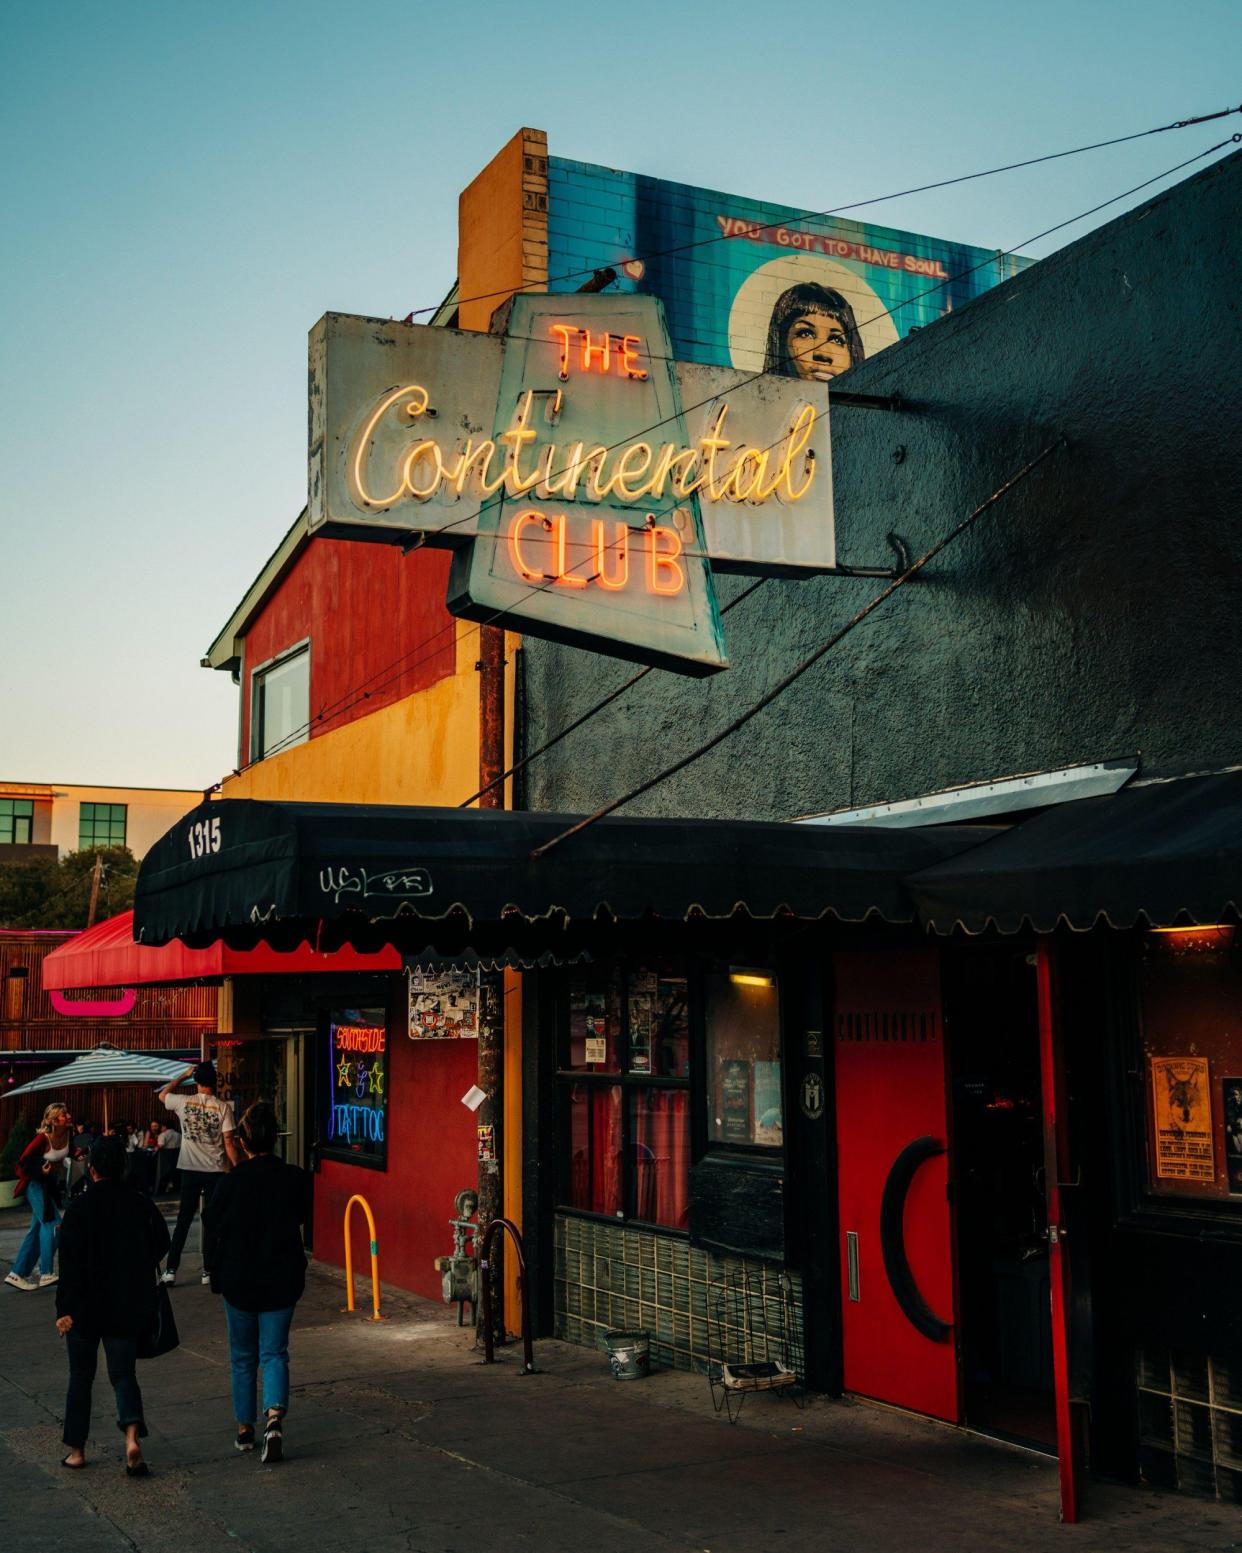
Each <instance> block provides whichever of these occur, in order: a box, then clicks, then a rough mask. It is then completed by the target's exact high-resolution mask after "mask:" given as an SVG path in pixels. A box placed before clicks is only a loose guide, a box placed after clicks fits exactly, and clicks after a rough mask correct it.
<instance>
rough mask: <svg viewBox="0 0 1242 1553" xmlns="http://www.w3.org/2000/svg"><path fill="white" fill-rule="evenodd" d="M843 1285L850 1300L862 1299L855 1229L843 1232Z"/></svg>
mask: <svg viewBox="0 0 1242 1553" xmlns="http://www.w3.org/2000/svg"><path fill="white" fill-rule="evenodd" d="M845 1284H846V1289H847V1291H848V1293H849V1297H850V1299H852V1300H861V1299H862V1292H861V1290H860V1288H859V1283H858V1231H857V1230H856V1229H847V1230H846V1232H845Z"/></svg>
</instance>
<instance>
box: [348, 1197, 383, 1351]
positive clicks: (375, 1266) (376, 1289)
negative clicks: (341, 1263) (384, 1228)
mask: <svg viewBox="0 0 1242 1553" xmlns="http://www.w3.org/2000/svg"><path fill="white" fill-rule="evenodd" d="M355 1203H361V1204H362V1211H363V1213H365V1214H366V1216H367V1227H368V1228H369V1229H370V1231H371V1305H372V1307H373V1309H374V1315H371V1316H368V1317H367V1320H368V1321H382V1320H383V1319H384V1318H383V1316H381V1315H380V1286H379V1239H378V1237H377V1236H376V1233H375V1215H374V1214H373V1213H372V1212H371V1204H370V1203H369V1202H368V1201H367V1200H366V1198H365V1197H361V1196H359V1195H358V1193H356V1192H355V1193H354V1195H353V1196H352V1197H351V1198H350V1199H349V1201H348V1202H347V1203H346V1204H345V1288H346V1291H347V1294H348V1298H349V1304H348V1305H347V1306H346V1307H345V1309H346V1311H352V1310H353V1308H354V1257H353V1251H352V1249H351V1247H350V1244H349V1215H350V1211H351V1210H352V1208H353V1206H354V1204H355Z"/></svg>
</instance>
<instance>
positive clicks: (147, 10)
mask: <svg viewBox="0 0 1242 1553" xmlns="http://www.w3.org/2000/svg"><path fill="white" fill-rule="evenodd" d="M1240 41H1242V11H1240V10H1239V7H1238V4H1237V0H1189V3H1180V4H1172V3H1168V0H1163V3H1157V0H1146V3H1144V0H1108V3H1093V0H1045V3H1042V4H1040V5H1038V6H1033V5H1013V4H1009V5H998V4H996V3H995V0H957V3H955V4H953V5H933V4H929V3H927V0H922V3H913V0H887V3H886V4H883V5H868V6H864V5H862V4H852V5H848V6H846V5H841V4H838V3H836V0H768V3H765V4H753V5H747V4H741V3H737V0H722V3H718V4H714V5H712V6H710V7H709V6H705V5H692V6H674V5H670V4H668V3H667V0H659V3H655V0H629V3H626V4H623V5H616V6H613V5H606V6H595V5H581V4H579V5H564V4H552V3H541V0H532V3H531V4H528V5H526V6H517V5H510V4H506V5H499V4H495V3H492V0H483V3H479V4H475V5H471V6H461V5H448V4H440V5H429V4H424V5H418V6H396V5H391V4H389V5H383V6H372V5H361V4H346V3H327V0H279V3H263V0H245V3H243V0H216V3H214V4H212V5H209V6H190V5H187V4H177V3H173V4H169V3H168V0H160V3H158V4H137V3H128V0H112V3H109V4H105V5H100V4H98V3H97V0H95V3H91V4H84V3H80V0H68V3H59V4H55V5H52V4H37V3H33V4H31V3H28V4H19V3H15V0H11V3H10V4H9V5H7V6H6V7H5V8H4V18H3V41H2V42H0V144H3V147H4V154H3V158H2V162H0V180H2V182H3V203H2V205H0V209H2V210H3V213H4V215H3V226H4V236H3V239H2V241H0V253H2V254H3V271H4V274H3V285H2V287H0V309H2V310H3V332H2V333H0V352H2V354H0V361H2V363H3V373H2V378H0V381H2V383H3V398H2V401H0V411H2V413H0V466H2V468H3V471H4V475H3V482H2V485H0V779H11V778H20V779H29V780H44V781H47V780H57V781H64V782H70V781H72V782H92V781H93V782H112V783H126V784H135V785H145V786H159V785H168V786H186V787H198V786H204V785H206V784H208V783H211V782H213V781H215V780H217V779H218V778H219V777H220V776H221V775H223V774H224V773H225V772H226V771H227V770H228V769H230V768H231V767H232V765H233V763H234V760H235V747H236V730H235V718H236V697H237V691H236V690H235V689H234V687H233V686H232V685H231V683H230V682H229V680H228V677H227V676H226V675H222V674H216V673H212V672H210V671H208V670H206V669H202V668H200V667H199V659H200V657H201V656H202V654H203V652H204V650H205V649H206V647H207V645H208V643H209V642H210V641H211V639H212V638H213V637H214V636H215V634H216V632H217V631H218V630H219V628H220V627H221V625H222V624H223V623H224V621H225V620H226V618H227V617H228V615H229V613H230V612H231V610H232V608H233V606H234V605H235V604H236V603H237V601H238V600H239V598H240V597H241V595H242V594H243V592H244V591H245V589H246V587H247V585H248V584H249V583H250V581H251V580H252V578H253V577H254V576H255V574H256V572H257V571H258V569H259V567H260V566H261V565H262V563H263V561H264V560H265V559H266V557H267V555H268V554H269V553H270V551H271V550H272V549H273V548H274V546H275V544H276V543H277V541H278V540H279V538H280V536H281V535H282V534H283V532H284V531H285V529H286V528H287V527H288V525H289V523H290V522H291V521H292V519H293V518H294V517H295V516H296V514H297V513H298V511H299V510H300V508H301V506H302V505H303V503H304V500H305V487H306V471H305V440H306V406H305V396H306V332H307V330H308V329H309V328H310V326H311V325H312V324H313V323H314V322H315V320H316V319H317V318H318V317H319V316H320V315H321V314H322V313H324V312H325V311H327V310H329V309H333V310H338V311H343V312H359V313H369V314H376V315H381V316H393V317H402V316H404V315H405V314H406V313H408V312H409V311H410V310H411V309H412V308H420V307H424V306H427V305H429V304H434V303H436V302H438V301H440V299H441V298H442V297H443V296H444V294H445V292H446V291H447V290H448V288H449V286H450V285H451V284H452V281H453V278H454V274H455V243H456V231H455V222H456V212H457V195H458V193H459V191H460V190H461V189H462V187H463V186H464V185H465V184H466V183H467V182H468V181H469V180H470V179H471V178H472V177H473V176H474V174H475V173H476V172H477V171H478V170H479V168H481V167H482V166H483V165H484V163H486V162H487V161H488V160H489V159H490V158H491V156H492V155H493V154H494V152H495V151H496V150H498V149H499V147H500V146H501V145H502V144H503V143H504V142H505V141H506V140H507V139H508V138H509V137H510V136H511V135H512V134H513V132H514V131H515V130H516V129H518V128H519V127H521V126H522V125H523V124H529V125H532V126H534V127H536V128H540V129H545V130H547V131H548V135H549V141H550V149H551V150H552V152H553V153H554V154H559V155H563V156H569V157H576V158H579V159H581V160H584V161H591V162H600V163H605V164H608V165H610V166H614V167H621V168H625V169H627V170H630V171H638V172H645V173H650V174H652V175H654V176H658V177H665V178H673V179H678V180H680V181H683V182H686V183H692V184H704V185H707V186H709V187H713V188H719V189H723V190H725V191H728V192H730V193H736V194H739V195H749V196H753V197H756V198H760V199H768V200H773V201H779V202H784V203H787V204H790V205H794V206H799V207H805V208H808V209H822V208H826V207H828V206H832V205H837V204H841V203H844V202H846V201H850V200H855V199H863V198H866V197H868V196H870V195H874V194H882V193H887V192H889V191H892V190H896V189H901V188H904V187H906V186H908V185H911V184H918V183H923V182H928V181H930V180H932V179H935V178H938V177H947V176H951V175H953V174H957V173H965V172H970V171H973V170H975V169H979V168H984V167H988V166H992V165H995V164H997V163H1000V162H1006V161H1011V160H1016V159H1019V158H1023V157H1027V156H1034V155H1037V154H1039V153H1041V152H1046V151H1055V150H1061V149H1065V148H1068V147H1071V146H1075V145H1079V144H1082V143H1085V142H1088V141H1094V140H1100V139H1104V138H1107V137H1109V136H1111V135H1120V134H1125V133H1127V132H1128V131H1132V130H1139V129H1144V128H1147V127H1149V126H1152V125H1156V124H1162V123H1166V122H1168V121H1170V120H1173V119H1178V118H1183V117H1188V116H1191V115H1193V114H1198V113H1204V112H1209V111H1212V110H1214V109H1219V108H1225V107H1227V106H1230V105H1231V104H1232V105H1237V104H1238V103H1239V102H1240V101H1242V70H1239V68H1238V66H1239V57H1240V53H1242V51H1240V49H1239V42H1240ZM1240 129H1242V118H1234V119H1232V120H1226V121H1224V123H1223V124H1219V123H1217V124H1210V125H1205V126H1203V127H1201V128H1198V129H1194V130H1185V131H1181V132H1178V133H1171V134H1166V135H1160V136H1155V137H1153V138H1150V139H1147V140H1142V141H1138V142H1136V143H1135V144H1132V145H1129V146H1122V147H1118V148H1115V149H1112V150H1108V151H1101V152H1096V153H1093V154H1091V155H1088V156H1083V157H1080V158H1073V159H1070V160H1066V161H1062V162H1057V163H1053V164H1051V165H1050V166H1048V167H1044V168H1036V169H1032V170H1030V171H1026V172H1019V173H1012V174H1006V175H1003V176H1001V177H998V178H993V179H987V180H984V181H980V182H977V183H973V184H966V185H963V186H962V187H960V188H956V189H949V190H945V191H943V192H941V193H937V194H929V195H924V196H919V197H915V198H909V199H904V200H899V201H893V202H890V203H886V204H883V205H877V206H872V207H870V208H869V209H868V210H867V211H866V212H860V213H859V216H860V218H861V219H866V220H869V221H874V222H876V223H879V224H883V225H887V226H894V227H904V228H908V229H910V230H913V231H916V232H927V233H930V234H932V235H935V236H941V237H946V238H952V239H956V240H958V241H961V242H965V243H972V244H978V245H980V246H983V247H988V248H1009V247H1011V246H1013V245H1015V244H1019V243H1022V242H1023V241H1024V239H1026V238H1028V237H1029V236H1030V235H1032V234H1034V233H1036V232H1038V231H1040V230H1041V229H1042V228H1044V227H1047V226H1051V225H1052V224H1053V223H1054V222H1056V221H1059V220H1062V219H1064V218H1065V217H1067V216H1070V215H1073V214H1074V213H1076V212H1077V211H1080V210H1083V209H1085V208H1086V207H1088V206H1090V205H1093V204H1095V203H1097V202H1099V201H1102V200H1105V199H1108V198H1109V197H1110V196H1111V195H1114V194H1117V193H1120V192H1121V191H1122V190H1124V189H1127V188H1129V187H1130V186H1131V185H1133V184H1136V183H1138V182H1140V181H1141V180H1142V179H1144V178H1147V177H1150V176H1151V175H1152V174H1154V173H1157V172H1159V171H1161V170H1162V169H1164V168H1167V167H1170V166H1172V165H1173V164H1174V163H1176V162H1179V161H1181V160H1183V159H1184V158H1186V157H1190V156H1192V155H1194V153H1195V152H1196V151H1199V150H1202V149H1205V148H1206V147H1208V146H1210V145H1212V144H1214V143H1215V142H1216V141H1218V140H1222V139H1224V138H1225V137H1226V136H1227V135H1228V134H1230V133H1232V132H1233V131H1234V130H1240ZM1221 154H1224V153H1221ZM1199 165H1200V166H1202V165H1206V164H1199ZM1194 170H1196V169H1192V170H1191V171H1194ZM1189 175H1190V173H1189V172H1184V173H1180V174H1178V175H1177V178H1183V177H1186V176H1189ZM1170 181H1177V179H1173V180H1170ZM1157 187H1160V186H1159V185H1158V186H1157ZM1153 192H1155V190H1154V189H1153V190H1151V191H1149V192H1148V193H1147V194H1144V195H1142V196H1138V197H1137V198H1136V199H1135V200H1130V201H1127V202H1125V204H1121V205H1118V206H1116V207H1114V208H1113V209H1111V210H1110V211H1107V212H1104V213H1102V214H1101V215H1099V216H1096V217H1093V218H1092V219H1091V220H1090V221H1088V222H1086V223H1084V224H1082V225H1079V226H1076V227H1074V228H1072V229H1070V230H1069V231H1068V232H1065V233H1062V234H1060V235H1059V236H1057V237H1056V238H1054V239H1052V240H1050V241H1049V242H1047V243H1042V244H1035V245H1033V246H1030V247H1028V248H1027V249H1026V250H1025V251H1027V252H1031V253H1033V254H1036V255H1042V254H1044V253H1047V252H1049V251H1051V249H1053V248H1055V247H1059V246H1061V245H1063V244H1064V243H1066V242H1068V241H1072V240H1073V239H1074V238H1075V237H1077V236H1080V235H1082V233H1083V232H1085V231H1088V230H1090V229H1091V227H1092V226H1094V225H1098V224H1100V223H1102V222H1104V221H1107V220H1109V219H1111V218H1112V217H1113V216H1114V215H1116V214H1118V213H1119V212H1120V211H1122V210H1123V209H1125V208H1126V204H1134V203H1137V202H1138V199H1145V198H1148V197H1150V194H1151V193H1153Z"/></svg>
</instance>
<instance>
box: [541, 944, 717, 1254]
mask: <svg viewBox="0 0 1242 1553" xmlns="http://www.w3.org/2000/svg"><path fill="white" fill-rule="evenodd" d="M564 997H565V1003H564V1004H562V1014H561V1036H560V1043H561V1044H560V1079H559V1082H558V1085H557V1088H558V1115H559V1125H560V1128H561V1138H562V1140H563V1141H562V1145H561V1161H562V1163H561V1170H562V1175H561V1186H560V1193H561V1195H560V1202H561V1204H562V1205H563V1206H564V1207H567V1208H577V1209H579V1210H580V1211H581V1212H584V1213H601V1214H606V1215H608V1217H610V1218H630V1219H636V1220H642V1221H644V1222H646V1223H649V1224H659V1225H663V1226H665V1227H667V1228H669V1229H676V1230H685V1229H686V1228H687V1226H688V1221H689V1196H690V1105H689V1094H690V1062H691V1057H690V1047H691V1042H690V982H689V978H688V977H687V975H686V974H685V972H684V971H683V970H682V969H681V968H680V967H678V966H676V965H672V964H665V963H663V962H651V963H648V964H645V965H643V964H639V965H627V966H622V965H615V964H614V965H613V966H611V967H607V968H605V967H600V968H599V969H598V970H592V971H589V972H588V971H583V972H577V973H574V974H572V975H570V976H569V977H567V978H566V982H565V992H564Z"/></svg>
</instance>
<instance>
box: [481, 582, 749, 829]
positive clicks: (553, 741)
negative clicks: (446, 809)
mask: <svg viewBox="0 0 1242 1553" xmlns="http://www.w3.org/2000/svg"><path fill="white" fill-rule="evenodd" d="M768 580H769V579H768V578H767V577H760V578H759V580H758V582H752V583H751V585H750V587H749V588H746V589H744V590H743V591H742V592H741V593H739V594H738V596H737V597H736V598H735V599H730V600H729V602H728V603H727V604H722V605H721V608H720V613H721V614H722V615H727V614H728V613H729V611H730V610H731V609H733V608H734V606H735V605H737V604H740V603H741V602H742V600H743V599H748V598H749V597H750V596H751V594H752V593H755V592H757V591H758V589H760V588H762V587H763V585H764V583H765V582H767V581H768ZM654 671H655V665H654V664H653V663H649V664H648V665H647V667H646V668H645V669H639V671H638V673H637V674H631V675H630V677H629V679H627V680H626V681H625V682H624V683H623V684H621V685H618V686H617V688H616V689H615V690H610V691H609V692H608V694H607V695H606V696H605V697H604V699H603V700H602V701H597V702H596V703H595V705H594V706H593V707H591V708H590V709H589V710H588V711H586V712H583V713H582V715H581V716H580V717H575V718H574V720H573V722H572V723H568V724H566V726H565V727H564V728H562V729H561V730H560V732H559V733H554V734H553V735H552V737H551V738H550V739H548V740H546V741H545V742H544V743H543V744H541V745H540V746H539V748H538V749H536V750H531V751H530V752H529V753H528V754H526V755H523V756H522V758H521V760H515V761H514V763H513V764H512V765H511V766H510V767H509V768H508V770H506V771H502V772H501V773H500V775H499V776H498V777H493V779H492V780H491V781H490V782H489V783H488V784H487V786H486V787H481V788H480V789H479V790H478V792H477V793H471V795H470V797H469V798H463V799H462V801H461V802H460V803H459V804H458V805H457V807H458V808H459V809H468V808H469V807H470V805H471V804H472V803H474V802H476V800H478V799H480V798H482V797H484V796H485V795H486V794H487V793H490V792H491V791H492V789H493V788H496V787H499V786H500V785H501V783H502V782H507V781H508V779H509V778H510V777H511V776H516V775H517V773H518V772H519V771H523V770H525V768H526V767H527V766H529V765H530V763H531V761H532V760H534V759H535V758H536V757H537V756H539V755H543V754H546V753H547V751H548V750H550V749H552V748H553V747H554V746H555V745H557V744H559V743H560V742H561V740H562V739H564V738H568V736H569V735H570V734H571V733H572V732H573V731H574V729H575V728H581V727H582V725H583V723H589V722H590V720H591V719H592V718H593V717H594V716H595V714H596V713H597V712H602V711H603V710H604V708H605V707H606V706H611V705H612V703H613V702H614V701H618V700H620V698H621V697H622V696H623V695H624V694H625V692H626V691H627V690H629V689H630V687H631V686H633V685H637V684H638V682H639V680H640V679H646V677H647V675H648V674H651V673H654Z"/></svg>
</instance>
